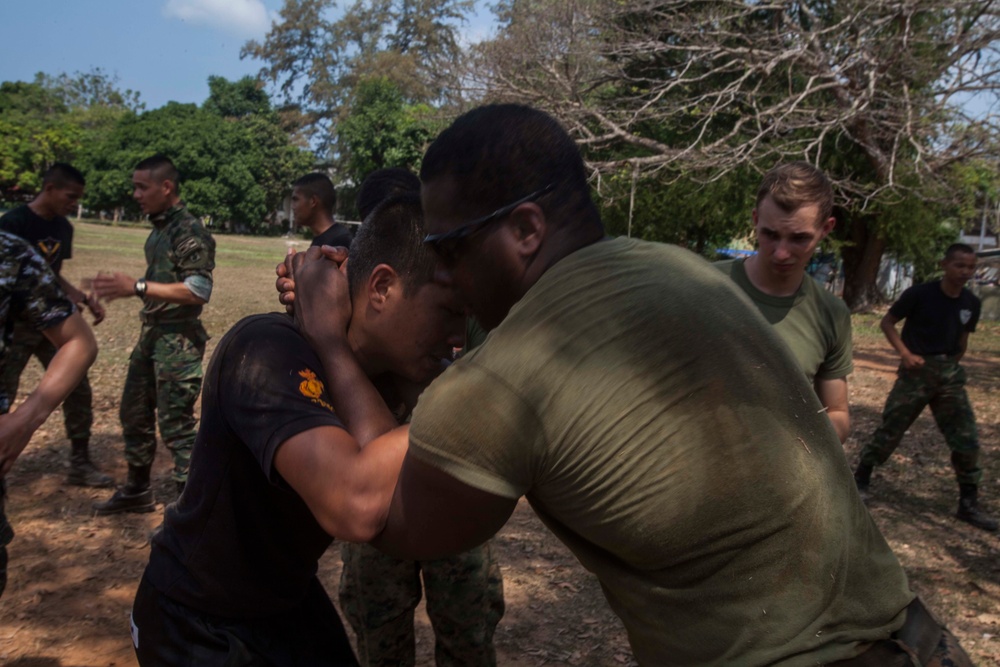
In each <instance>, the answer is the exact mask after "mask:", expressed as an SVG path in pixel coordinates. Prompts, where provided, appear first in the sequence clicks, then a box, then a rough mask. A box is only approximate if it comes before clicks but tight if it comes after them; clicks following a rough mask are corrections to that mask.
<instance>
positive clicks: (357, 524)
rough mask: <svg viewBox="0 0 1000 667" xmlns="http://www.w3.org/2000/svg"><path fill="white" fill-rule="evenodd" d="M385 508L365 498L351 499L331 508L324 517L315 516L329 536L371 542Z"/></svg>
mask: <svg viewBox="0 0 1000 667" xmlns="http://www.w3.org/2000/svg"><path fill="white" fill-rule="evenodd" d="M387 515H388V512H387V508H386V507H384V506H380V505H379V504H377V503H374V502H369V501H367V500H366V499H351V500H350V501H348V502H346V503H344V504H343V505H341V506H340V507H339V508H331V511H330V512H328V513H327V515H326V516H324V517H317V518H318V520H319V523H320V525H321V526H322V527H323V530H325V531H326V532H327V533H328V534H329V535H330V536H332V537H335V538H337V539H339V540H345V541H347V542H356V543H363V542H371V541H372V540H374V539H375V538H376V537H378V536H379V533H381V532H382V529H383V528H384V527H385V522H386V518H387Z"/></svg>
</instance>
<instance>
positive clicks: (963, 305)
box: [854, 243, 997, 531]
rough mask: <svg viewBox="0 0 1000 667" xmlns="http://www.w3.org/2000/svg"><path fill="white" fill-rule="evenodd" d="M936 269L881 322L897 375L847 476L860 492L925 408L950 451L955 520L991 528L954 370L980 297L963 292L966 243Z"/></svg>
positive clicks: (965, 401) (960, 380)
mask: <svg viewBox="0 0 1000 667" xmlns="http://www.w3.org/2000/svg"><path fill="white" fill-rule="evenodd" d="M942 266H943V268H944V276H943V277H942V278H941V279H940V280H935V281H933V282H929V283H925V284H923V285H916V286H914V287H911V288H909V289H907V290H906V291H905V292H903V295H902V296H901V297H899V300H898V301H896V303H894V304H893V305H892V307H891V308H890V309H889V312H888V313H886V315H885V317H883V318H882V323H881V327H882V331H883V333H885V337H886V338H887V339H889V343H890V344H891V345H892V346H893V347H894V348H895V349H896V351H897V352H899V355H900V357H901V363H900V366H899V371H898V375H899V377H898V378H897V380H896V384H895V385H894V386H893V388H892V391H891V392H890V393H889V397H888V398H887V399H886V402H885V408H884V410H883V411H882V424H881V425H880V426H879V427H878V429H877V430H876V431H875V433H873V434H872V437H871V440H869V441H868V443H867V444H866V445H865V446H864V448H863V449H862V450H861V460H860V462H859V463H858V467H857V470H856V471H855V473H854V479H855V481H856V482H857V485H858V490H859V491H861V492H862V493H865V492H867V491H868V488H869V485H870V484H871V475H872V470H873V469H874V467H875V466H877V465H882V464H883V463H885V462H886V461H887V460H888V459H889V457H890V456H891V455H892V453H893V451H895V449H896V447H897V446H899V443H900V441H901V440H902V439H903V434H904V433H906V430H907V429H908V428H909V427H910V425H911V424H912V423H913V421H914V420H915V419H916V418H917V417H918V416H919V415H920V413H921V412H922V411H923V409H924V406H926V405H928V404H929V405H930V406H931V412H932V413H933V414H934V420H935V421H936V422H937V425H938V428H940V429H941V432H942V433H943V434H944V438H945V441H946V442H947V443H948V447H949V449H951V462H952V465H953V466H954V468H955V474H956V476H957V477H958V484H959V503H958V513H957V515H956V516H957V517H958V518H959V519H961V520H962V521H966V522H968V523H970V524H972V525H973V526H976V527H977V528H982V529H983V530H990V531H994V530H996V529H997V522H996V520H995V519H993V518H992V517H990V516H989V515H987V514H986V513H985V512H984V511H983V510H982V509H981V508H980V507H979V503H978V499H977V495H978V494H977V490H978V488H979V482H980V480H981V479H982V476H983V471H982V468H981V467H980V466H979V438H978V434H977V432H976V418H975V415H974V414H973V413H972V406H971V405H970V404H969V397H968V395H967V394H966V391H965V370H964V369H963V368H962V367H961V365H959V362H960V361H961V359H962V356H963V355H964V354H965V350H966V347H967V345H968V341H969V334H970V333H972V332H973V331H975V330H976V323H977V322H978V321H979V312H980V302H979V299H978V298H976V296H975V295H974V294H973V293H972V292H970V291H969V290H968V289H966V288H965V284H966V283H967V282H968V281H969V280H970V279H971V278H972V276H973V275H974V274H975V271H976V254H975V252H973V250H972V248H971V247H969V246H967V245H965V244H962V243H956V244H953V245H951V246H950V247H949V248H948V250H947V252H946V253H945V257H944V261H943V262H942ZM903 319H905V320H906V322H905V323H904V324H903V333H902V335H900V334H899V333H898V332H897V331H896V323H897V322H899V321H900V320H903Z"/></svg>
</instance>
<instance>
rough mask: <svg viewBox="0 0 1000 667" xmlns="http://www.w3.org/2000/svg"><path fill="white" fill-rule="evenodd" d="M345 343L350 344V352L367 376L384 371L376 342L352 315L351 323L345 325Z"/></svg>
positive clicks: (357, 305) (356, 305)
mask: <svg viewBox="0 0 1000 667" xmlns="http://www.w3.org/2000/svg"><path fill="white" fill-rule="evenodd" d="M353 306H354V307H355V308H357V307H360V305H359V304H353ZM355 312H356V311H355ZM347 344H348V345H350V347H351V352H353V353H354V357H355V358H356V359H357V360H358V364H359V365H360V366H361V370H363V371H364V372H365V375H367V376H368V377H369V378H373V377H375V376H376V375H380V374H382V373H384V372H385V370H386V369H385V368H383V364H382V363H381V361H380V355H379V354H378V344H377V342H373V341H372V340H371V336H370V335H369V334H368V332H367V331H365V328H364V325H363V324H362V323H360V322H359V321H358V320H357V319H355V317H354V316H352V317H351V323H350V325H349V326H348V327H347Z"/></svg>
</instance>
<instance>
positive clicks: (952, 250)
mask: <svg viewBox="0 0 1000 667" xmlns="http://www.w3.org/2000/svg"><path fill="white" fill-rule="evenodd" d="M960 253H961V254H968V255H975V254H976V251H975V250H973V249H972V246H970V245H966V244H965V243H952V244H951V245H950V246H948V249H947V250H945V251H944V258H945V260H949V259H951V258H952V257H954V256H955V255H958V254H960Z"/></svg>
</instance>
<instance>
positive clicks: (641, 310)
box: [294, 105, 968, 667]
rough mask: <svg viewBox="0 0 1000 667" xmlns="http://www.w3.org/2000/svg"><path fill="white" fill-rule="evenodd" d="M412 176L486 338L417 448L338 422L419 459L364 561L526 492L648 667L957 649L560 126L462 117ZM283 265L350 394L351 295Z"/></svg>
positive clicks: (850, 492)
mask: <svg viewBox="0 0 1000 667" xmlns="http://www.w3.org/2000/svg"><path fill="white" fill-rule="evenodd" d="M421 180H422V182H423V187H422V190H421V199H422V203H423V208H424V214H425V225H426V229H427V231H429V232H430V234H429V235H428V236H427V238H426V239H425V242H427V243H428V244H430V245H431V246H432V247H433V248H434V250H435V252H436V253H437V255H438V258H439V260H440V262H439V270H438V275H437V280H439V281H440V282H442V283H445V284H453V285H454V286H455V287H456V289H457V291H458V292H459V294H461V295H462V297H463V298H464V299H465V301H466V303H467V304H468V305H469V307H470V308H471V310H472V311H473V314H474V315H475V317H476V319H477V320H478V321H479V322H480V323H481V324H482V325H483V327H484V328H485V329H487V330H489V331H490V335H489V338H488V340H487V341H486V342H485V343H484V344H483V345H482V346H480V347H478V348H477V349H475V350H473V351H472V352H470V353H469V354H468V355H467V356H465V357H464V358H462V359H460V360H459V361H457V362H456V363H455V364H453V365H452V366H451V367H450V368H449V369H448V370H447V371H445V372H444V373H443V374H442V375H441V376H440V377H439V378H438V379H437V380H435V381H434V383H432V385H431V386H430V387H429V388H428V389H427V391H426V392H425V393H424V394H423V395H422V396H421V398H420V401H419V403H418V405H417V409H416V412H415V413H414V417H413V423H412V426H411V428H410V429H409V432H408V434H407V432H406V431H405V430H400V429H397V430H395V431H392V432H391V433H388V434H385V435H380V436H379V435H376V434H374V433H371V431H372V426H373V425H372V422H371V419H370V418H368V417H366V415H367V414H369V413H370V412H371V411H372V410H373V409H375V408H376V407H377V406H371V405H368V404H366V402H365V401H364V400H361V399H360V398H359V396H360V395H359V394H358V393H357V387H354V389H355V391H354V392H348V391H345V392H344V393H343V396H344V401H343V403H342V404H338V405H336V406H335V408H336V410H337V413H338V414H339V415H342V417H343V419H344V421H345V423H346V424H349V427H348V428H349V429H350V430H351V431H352V432H353V431H358V432H359V433H361V434H363V435H362V437H363V436H364V434H370V436H369V437H375V438H379V439H382V438H389V439H394V438H402V437H408V438H409V450H408V453H407V455H406V458H405V460H404V462H403V466H402V470H401V471H400V474H399V481H398V483H397V486H396V489H395V494H394V495H393V498H392V500H391V503H390V506H389V508H388V516H387V518H386V524H385V528H384V529H383V530H382V532H381V534H380V535H379V537H378V538H376V540H375V541H374V542H373V544H375V546H377V547H378V548H380V549H383V550H386V551H388V552H390V553H393V554H397V555H406V556H408V557H415V558H427V557H435V556H439V555H442V554H446V553H455V552H458V551H461V550H463V549H467V548H469V547H470V546H472V545H475V544H478V543H480V542H482V541H484V540H485V539H487V538H489V537H490V536H492V535H493V534H494V533H495V532H496V531H497V530H498V529H499V528H500V527H502V526H503V524H504V523H505V522H506V521H507V519H508V518H509V517H510V514H511V512H512V511H513V510H514V507H515V506H516V505H517V503H518V500H519V499H520V497H521V496H525V497H527V499H528V501H529V502H530V503H531V505H532V507H533V508H534V510H535V511H536V512H537V513H538V515H539V516H540V517H541V518H542V520H543V521H544V522H545V523H546V525H547V526H548V527H549V528H550V529H551V530H552V531H553V532H554V533H555V534H556V535H557V536H558V537H559V538H560V539H561V540H562V541H563V542H565V543H566V544H567V545H568V546H569V548H570V549H571V550H572V551H573V552H574V554H575V555H576V556H577V557H578V558H579V559H580V561H581V563H583V565H584V566H585V567H587V569H589V570H590V571H592V572H594V574H595V575H596V576H597V577H598V579H599V580H600V582H601V585H602V588H603V590H604V593H605V596H606V598H607V600H608V602H609V604H610V605H611V607H612V608H613V609H614V611H615V612H616V613H617V614H618V615H619V616H620V617H621V619H622V621H623V623H624V625H625V627H626V629H627V631H628V635H629V641H630V643H631V646H632V649H633V651H634V653H635V656H636V659H637V660H638V661H639V663H640V664H642V665H667V664H670V665H710V664H711V665H715V664H736V665H747V666H754V665H783V666H799V665H801V666H803V667H804V666H805V665H815V664H829V663H836V662H838V661H848V662H846V663H843V664H844V665H845V666H846V665H849V664H858V663H857V662H854V660H855V658H857V657H858V656H859V655H860V656H864V659H868V658H871V659H872V660H874V662H872V661H871V660H869V661H868V662H867V664H886V663H883V662H880V660H881V658H882V657H883V656H885V655H888V654H891V653H898V652H899V651H900V648H899V643H900V642H902V643H907V642H911V641H912V638H913V637H917V638H926V639H927V640H928V641H927V642H921V641H917V642H915V643H913V644H910V643H907V647H908V650H912V651H914V652H915V653H917V654H918V655H919V656H920V659H921V660H922V661H923V662H924V664H925V665H926V664H934V662H933V661H934V660H937V659H939V657H940V655H939V656H938V658H933V657H932V656H931V653H932V652H934V651H935V650H936V651H937V653H938V654H941V653H943V652H947V651H948V646H950V645H948V644H946V643H945V641H944V640H943V639H942V636H945V637H950V635H944V631H943V630H942V629H941V628H940V626H938V625H937V624H936V623H935V622H933V621H929V622H928V623H927V624H926V625H921V624H920V623H919V619H920V618H925V617H924V616H923V612H922V609H923V608H922V607H921V606H920V604H919V601H916V600H914V595H913V593H912V592H911V591H910V590H909V587H908V585H907V581H906V575H905V574H904V573H903V570H902V568H901V567H900V565H899V563H898V562H897V560H896V558H895V556H894V555H893V554H892V551H891V550H890V549H889V547H888V545H887V544H886V542H885V540H884V539H883V537H882V536H881V534H880V533H879V531H878V529H877V528H876V527H875V525H874V523H873V522H872V520H871V517H870V516H869V515H868V512H867V511H866V510H865V508H864V505H863V504H862V503H861V499H860V497H859V496H858V494H857V492H856V490H855V489H854V485H853V480H852V478H851V471H850V469H849V468H848V466H847V463H846V461H845V459H844V456H843V452H842V450H841V446H840V443H839V442H838V441H837V438H836V436H835V434H834V433H833V431H832V430H831V429H830V427H829V424H828V422H827V420H826V417H825V416H824V415H823V414H822V410H821V406H820V403H819V401H818V400H817V398H816V394H815V392H814V391H813V389H812V387H810V386H809V384H808V383H807V382H806V380H805V377H804V376H803V374H802V372H801V371H800V370H799V368H798V367H797V365H796V362H795V359H794V358H793V357H792V355H791V353H790V351H789V350H788V349H787V347H786V346H785V345H783V344H782V343H781V342H780V339H779V338H778V336H777V334H776V333H775V332H774V329H773V328H772V327H771V326H769V325H768V323H767V322H766V321H765V320H764V319H763V318H762V317H761V316H760V314H759V313H758V312H757V311H756V310H755V309H754V308H753V307H752V305H751V304H750V303H749V302H748V301H747V300H746V298H745V297H744V296H743V295H742V294H741V293H740V292H739V290H738V289H737V288H736V287H735V286H734V285H733V284H732V282H731V281H730V280H727V279H726V278H725V276H723V275H722V274H721V273H720V272H719V271H717V270H716V269H714V268H712V266H711V265H710V264H708V263H707V262H705V261H704V260H702V259H700V258H698V257H696V256H695V255H693V254H691V253H689V252H687V251H685V250H681V249H679V248H676V247H672V246H665V245H660V244H653V243H645V242H641V241H635V240H631V239H614V240H608V239H606V238H605V237H604V230H603V225H602V223H601V220H600V217H599V215H598V213H597V209H596V207H595V206H594V205H593V202H592V201H591V199H590V192H589V188H588V185H587V180H586V171H585V170H584V167H583V162H582V160H581V159H580V155H579V152H578V151H577V149H576V147H575V145H574V144H573V141H572V139H571V138H570V137H569V136H568V135H567V134H566V132H565V131H564V130H562V128H561V127H560V126H559V125H558V123H557V122H556V121H555V120H554V119H552V118H551V117H549V116H547V115H546V114H544V113H542V112H539V111H535V110H533V109H529V108H527V107H522V106H517V105H495V106H486V107H481V108H479V109H475V110H473V111H470V112H468V113H467V114H465V115H463V116H461V117H459V119H458V120H456V121H455V122H454V123H453V124H452V125H451V126H450V127H449V128H448V129H447V130H445V131H444V132H443V133H442V134H441V135H440V136H439V137H438V138H437V139H436V140H435V142H434V143H433V144H432V145H431V147H430V148H429V149H428V151H427V153H426V155H425V156H424V160H423V163H422V171H421ZM491 211H492V212H491ZM296 264H297V266H296V267H295V274H294V277H295V280H296V282H297V283H299V284H300V285H301V288H300V290H301V292H300V293H299V294H296V295H295V297H294V298H295V303H296V307H297V308H301V309H302V311H303V312H297V317H300V318H301V320H302V326H304V327H305V330H306V335H307V336H308V337H309V338H310V340H314V341H317V342H318V343H321V344H317V345H316V346H315V348H316V349H317V354H320V355H321V356H322V357H323V358H324V364H332V363H336V364H341V363H343V364H345V365H344V366H343V367H341V366H338V368H341V370H342V374H341V376H340V377H331V378H330V382H331V385H333V386H332V387H331V395H333V396H338V395H339V394H340V391H339V389H340V387H339V385H341V384H345V386H344V389H345V390H346V388H347V387H346V383H353V382H355V381H356V378H357V376H358V372H357V364H358V362H357V360H356V359H353V356H352V355H351V354H350V347H349V345H346V344H344V339H343V334H342V333H340V332H341V331H342V323H339V322H338V318H339V317H340V315H338V313H337V312H336V309H332V308H329V307H328V304H329V303H334V302H336V303H341V302H342V301H343V299H342V296H343V291H344V290H345V289H346V286H345V285H344V284H343V280H342V279H341V278H340V277H339V274H338V273H337V271H336V269H335V268H334V267H333V266H332V263H331V262H323V261H322V260H320V259H319V258H317V257H316V255H315V254H307V255H306V256H305V257H302V258H299V259H298V260H297V261H296ZM303 297H305V298H303ZM331 299H332V300H333V301H331ZM370 394H371V392H365V395H370ZM924 643H926V644H927V646H924V645H923V644H924ZM916 644H919V646H918V645H916ZM928 647H929V648H928ZM872 651H875V652H878V655H876V656H874V657H872V656H873V654H872V653H871V652H872ZM959 652H960V650H955V651H953V653H952V655H951V658H952V659H953V660H954V658H955V657H956V656H957V654H958V653H959ZM958 657H961V656H958ZM904 659H905V657H904ZM902 664H907V663H902ZM955 664H963V665H964V664H968V663H967V662H962V661H961V660H959V661H956V662H955Z"/></svg>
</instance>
